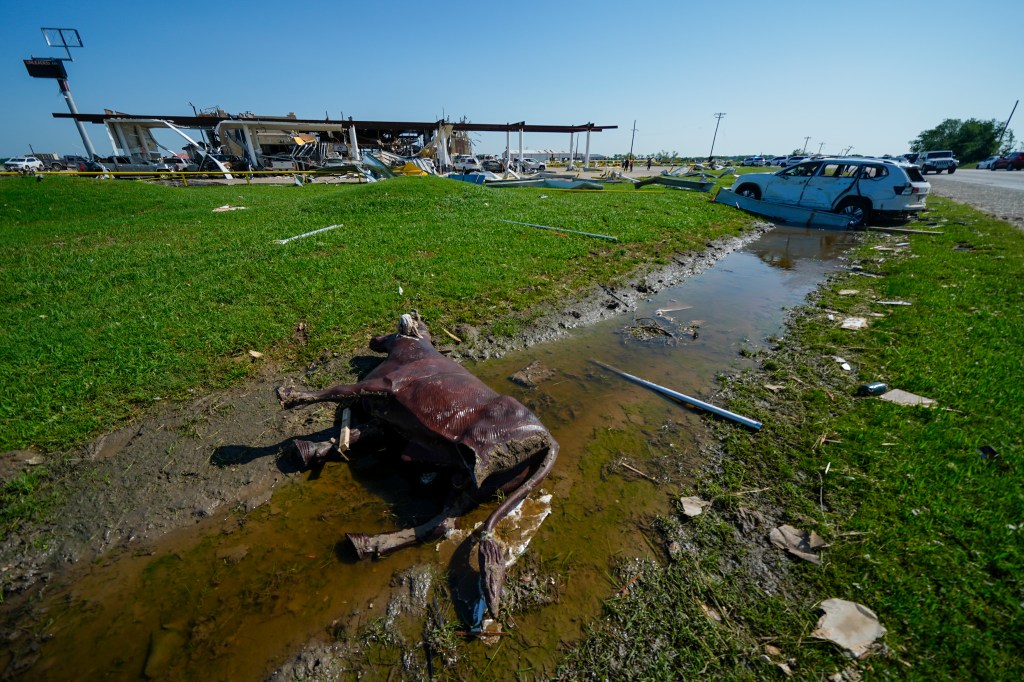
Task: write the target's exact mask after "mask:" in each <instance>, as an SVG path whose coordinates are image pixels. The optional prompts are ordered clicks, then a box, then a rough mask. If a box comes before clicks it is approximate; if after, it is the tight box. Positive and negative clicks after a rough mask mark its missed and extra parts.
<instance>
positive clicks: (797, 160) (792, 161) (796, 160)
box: [782, 156, 808, 168]
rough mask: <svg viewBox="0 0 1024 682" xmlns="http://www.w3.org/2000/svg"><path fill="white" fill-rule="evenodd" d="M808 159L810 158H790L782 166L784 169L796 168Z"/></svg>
mask: <svg viewBox="0 0 1024 682" xmlns="http://www.w3.org/2000/svg"><path fill="white" fill-rule="evenodd" d="M807 158H808V157H806V156H789V157H787V158H786V162H785V163H783V164H782V166H783V167H784V168H789V167H790V166H795V165H797V164H798V163H800V162H802V161H806V160H807Z"/></svg>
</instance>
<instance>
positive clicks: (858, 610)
mask: <svg viewBox="0 0 1024 682" xmlns="http://www.w3.org/2000/svg"><path fill="white" fill-rule="evenodd" d="M818 608H820V609H821V610H822V611H824V612H825V615H823V616H822V617H821V618H820V619H819V620H818V625H817V628H816V629H815V630H814V632H812V633H811V637H816V638H818V639H827V640H829V641H830V642H835V643H836V644H838V645H839V646H841V647H843V648H844V649H846V651H847V653H849V654H850V655H851V656H853V657H855V658H863V657H864V656H866V655H867V654H868V653H869V652H870V650H871V645H872V644H874V642H875V640H877V639H878V638H879V637H882V636H883V635H885V628H884V627H882V624H881V623H879V622H878V616H876V615H875V613H874V611H872V610H871V609H869V608H868V607H866V606H863V605H861V604H857V603H856V602H852V601H846V600H845V599H826V600H825V601H823V602H821V603H820V604H819V605H818Z"/></svg>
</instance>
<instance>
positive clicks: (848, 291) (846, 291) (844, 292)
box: [839, 289, 860, 296]
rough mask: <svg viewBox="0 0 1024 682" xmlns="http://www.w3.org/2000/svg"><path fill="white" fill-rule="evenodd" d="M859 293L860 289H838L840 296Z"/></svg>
mask: <svg viewBox="0 0 1024 682" xmlns="http://www.w3.org/2000/svg"><path fill="white" fill-rule="evenodd" d="M859 293H860V289H840V290H839V295H840V296H853V295H854V294H859Z"/></svg>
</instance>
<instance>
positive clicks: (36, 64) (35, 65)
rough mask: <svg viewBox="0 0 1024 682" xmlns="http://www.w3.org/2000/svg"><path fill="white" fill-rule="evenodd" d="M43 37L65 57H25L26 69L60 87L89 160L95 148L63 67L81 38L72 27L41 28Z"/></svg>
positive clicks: (94, 152)
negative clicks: (80, 118)
mask: <svg viewBox="0 0 1024 682" xmlns="http://www.w3.org/2000/svg"><path fill="white" fill-rule="evenodd" d="M40 30H41V31H42V32H43V38H45V39H46V44H47V45H49V46H50V47H62V48H64V52H66V53H67V55H68V56H67V57H54V58H50V57H44V58H36V57H32V58H31V59H26V60H24V61H25V68H26V69H28V75H30V76H32V77H33V78H53V79H55V80H56V81H57V85H58V86H59V87H60V94H61V95H63V97H64V101H65V102H67V105H68V111H70V112H71V114H72V116H74V118H75V126H76V127H77V128H78V134H79V135H81V136H82V144H83V145H84V146H85V153H86V154H87V155H88V156H89V160H90V161H92V160H95V159H96V150H95V149H94V148H93V146H92V140H90V139H89V134H88V133H87V132H85V124H83V123H82V122H81V121H80V120H78V107H76V106H75V100H74V99H72V98H71V86H69V85H68V72H67V70H66V69H65V68H64V62H72V61H74V60H73V59H72V58H71V50H70V48H72V47H82V38H81V37H80V36H79V35H78V30H77V29H74V28H45V27H44V28H42V29H40Z"/></svg>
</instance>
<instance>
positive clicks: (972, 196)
mask: <svg viewBox="0 0 1024 682" xmlns="http://www.w3.org/2000/svg"><path fill="white" fill-rule="evenodd" d="M925 179H926V180H927V181H928V182H929V183H931V186H932V193H933V194H937V195H938V196H940V197H947V198H949V199H953V200H954V201H959V202H961V203H964V204H969V205H971V206H974V207H975V208H978V209H980V210H982V211H984V212H985V213H989V214H991V215H994V216H996V217H997V218H1001V219H1002V220H1005V221H1007V222H1010V223H1013V224H1014V225H1016V226H1017V227H1019V228H1021V229H1022V230H1024V171H1003V170H999V171H989V170H974V169H973V168H968V169H965V168H961V169H958V170H957V172H956V173H954V174H953V175H947V174H945V173H943V174H942V175H936V174H934V173H929V174H928V175H926V176H925Z"/></svg>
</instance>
